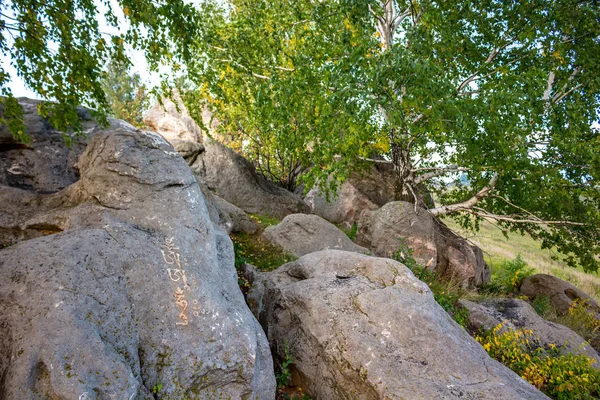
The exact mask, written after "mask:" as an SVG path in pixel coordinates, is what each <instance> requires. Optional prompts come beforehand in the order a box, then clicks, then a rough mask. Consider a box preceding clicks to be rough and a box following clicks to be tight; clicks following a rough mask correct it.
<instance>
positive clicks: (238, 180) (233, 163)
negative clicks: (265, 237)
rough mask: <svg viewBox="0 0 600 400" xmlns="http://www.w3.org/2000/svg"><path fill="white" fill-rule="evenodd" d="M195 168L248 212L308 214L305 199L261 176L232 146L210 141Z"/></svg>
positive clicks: (220, 193)
mask: <svg viewBox="0 0 600 400" xmlns="http://www.w3.org/2000/svg"><path fill="white" fill-rule="evenodd" d="M204 146H205V151H204V152H203V153H202V154H200V155H199V156H198V159H197V160H196V162H195V163H194V164H193V165H192V170H193V171H194V173H195V174H196V175H197V176H198V177H199V179H200V180H201V181H202V182H203V183H204V184H206V186H208V188H209V189H210V190H212V191H214V192H215V193H216V194H217V195H218V196H220V197H222V198H223V199H225V200H227V201H228V202H230V203H232V204H234V205H236V206H238V207H239V208H241V209H242V210H244V211H245V212H248V213H253V214H260V215H266V216H269V217H274V218H278V219H283V218H284V217H285V216H286V215H289V214H295V213H308V212H309V211H310V210H309V207H308V205H307V204H306V203H304V201H303V200H302V198H301V197H300V196H298V195H296V194H293V193H291V192H289V191H287V190H285V189H283V188H281V187H279V186H277V185H275V184H274V183H272V182H269V181H268V180H266V179H265V178H263V177H262V176H260V175H259V174H258V173H257V172H256V170H255V168H254V166H253V165H252V164H251V163H250V162H249V161H247V160H246V159H244V158H243V157H242V156H240V155H239V154H237V153H236V152H234V151H233V150H231V149H229V148H228V147H226V146H224V145H222V144H220V143H218V142H216V141H213V140H207V141H206V142H205V144H204Z"/></svg>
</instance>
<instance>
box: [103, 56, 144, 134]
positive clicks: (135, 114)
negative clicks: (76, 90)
mask: <svg viewBox="0 0 600 400" xmlns="http://www.w3.org/2000/svg"><path fill="white" fill-rule="evenodd" d="M102 89H103V90H104V93H105V96H106V101H107V102H108V104H109V105H110V109H111V111H110V113H111V115H112V116H113V117H115V118H118V119H122V120H124V121H127V122H129V123H130V124H132V125H133V126H137V127H143V126H144V121H143V116H144V113H145V112H146V111H148V107H149V106H150V96H149V94H148V89H147V88H146V85H145V84H144V83H142V78H141V77H140V75H139V74H137V73H134V74H131V73H130V72H129V69H128V68H127V66H126V65H124V64H123V63H121V62H118V61H116V60H112V61H111V62H110V63H109V65H108V68H107V70H106V72H105V73H104V78H103V80H102Z"/></svg>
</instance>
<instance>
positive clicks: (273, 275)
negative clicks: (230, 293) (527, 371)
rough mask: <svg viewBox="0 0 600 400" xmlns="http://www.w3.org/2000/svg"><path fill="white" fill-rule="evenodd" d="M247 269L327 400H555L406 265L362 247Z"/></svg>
mask: <svg viewBox="0 0 600 400" xmlns="http://www.w3.org/2000/svg"><path fill="white" fill-rule="evenodd" d="M248 268H249V269H248V270H247V272H248V273H247V275H248V277H249V278H250V279H251V280H253V288H252V289H251V291H250V293H249V295H248V301H249V304H250V306H251V308H252V309H253V311H254V312H255V315H257V317H258V319H259V321H260V322H261V324H262V325H263V327H264V329H265V331H266V333H267V336H268V338H269V341H270V343H271V346H272V349H273V350H274V351H275V352H276V353H277V357H278V358H279V359H280V360H281V359H283V357H284V348H285V347H286V346H288V347H289V352H290V354H291V357H292V359H293V360H294V364H293V370H292V376H293V378H294V379H295V383H297V384H300V385H301V387H302V388H303V389H305V391H306V392H307V393H308V395H310V396H312V397H313V398H318V399H328V400H336V399H356V400H360V399H365V400H367V399H369V400H370V399H384V398H387V399H442V398H447V399H454V398H465V399H546V398H547V397H546V396H545V395H543V394H542V393H541V392H539V391H537V390H536V389H535V388H534V387H533V386H531V385H530V384H528V383H526V382H525V381H523V380H522V379H521V378H520V377H519V376H517V375H516V374H515V373H513V372H512V371H510V370H509V369H508V368H506V367H504V366H503V365H501V364H500V363H498V362H497V361H494V360H492V359H491V358H490V357H489V356H488V355H487V353H486V352H485V350H484V349H483V348H482V347H481V346H480V345H479V344H478V343H477V342H476V341H475V340H474V339H473V338H471V337H470V336H469V334H468V333H467V332H466V331H465V330H463V329H462V328H461V327H460V326H458V324H456V323H455V322H454V321H453V320H452V319H451V318H450V317H449V316H448V314H447V313H446V312H445V311H444V310H443V309H442V308H441V307H440V306H439V305H438V304H437V303H436V301H435V300H434V298H433V295H432V293H431V291H430V290H429V288H428V287H427V285H425V284H424V283H422V282H420V281H419V280H417V279H416V278H415V277H414V276H413V274H412V273H411V272H410V270H408V268H406V267H404V266H403V265H402V264H400V263H398V262H396V261H393V260H390V259H385V258H375V257H370V256H366V255H362V254H358V253H354V252H345V251H337V250H327V251H321V252H316V253H310V254H307V255H305V256H303V257H301V258H300V259H298V260H296V261H294V262H291V263H288V264H285V265H283V266H281V267H280V268H278V269H277V270H275V271H273V272H268V273H259V272H256V271H255V270H253V269H251V268H250V267H248Z"/></svg>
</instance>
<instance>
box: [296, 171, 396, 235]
mask: <svg viewBox="0 0 600 400" xmlns="http://www.w3.org/2000/svg"><path fill="white" fill-rule="evenodd" d="M390 166H391V165H390ZM304 200H305V201H306V203H307V204H308V205H309V206H310V208H311V212H312V213H313V214H316V215H319V216H321V217H323V218H325V219H326V220H327V221H329V222H333V223H335V224H345V225H347V226H350V225H352V224H353V223H355V222H358V219H359V217H360V213H361V212H362V211H363V210H376V209H378V208H379V207H381V206H383V205H384V204H386V203H389V202H390V201H393V200H394V183H393V178H392V171H391V170H390V168H389V167H388V165H385V164H377V165H375V166H372V167H370V168H368V169H367V170H365V171H361V172H353V173H351V174H350V176H349V177H348V179H346V181H345V182H344V183H343V184H342V186H341V187H340V188H339V190H338V193H337V194H336V195H335V196H333V197H332V198H330V199H329V201H327V197H326V196H325V195H324V194H323V193H322V192H321V191H320V190H319V188H317V187H315V188H313V189H311V190H310V191H309V192H308V194H307V195H306V197H305V199H304Z"/></svg>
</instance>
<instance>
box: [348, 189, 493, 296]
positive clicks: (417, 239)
mask: <svg viewBox="0 0 600 400" xmlns="http://www.w3.org/2000/svg"><path fill="white" fill-rule="evenodd" d="M357 240H358V242H359V243H360V244H361V245H363V246H366V247H369V248H370V249H372V250H373V253H374V254H375V255H377V256H381V257H391V256H393V255H394V254H395V253H397V252H398V251H399V250H400V249H402V248H403V247H404V248H405V249H404V250H406V248H408V249H410V250H411V251H412V257H414V258H415V260H416V261H417V262H418V263H419V264H420V265H422V266H425V267H426V268H427V269H429V270H431V271H436V272H437V273H438V274H440V275H441V276H445V277H446V278H448V279H453V280H454V281H455V282H457V283H459V284H461V285H463V286H467V285H474V286H479V285H481V284H484V283H486V282H489V280H490V270H489V267H488V265H487V264H486V263H485V261H484V259H483V253H482V251H481V249H479V248H477V247H475V246H472V245H470V244H469V243H468V242H467V241H466V240H465V239H463V238H461V237H460V236H458V235H456V234H455V233H453V232H452V231H451V230H450V229H449V228H447V227H446V226H445V225H444V224H443V223H442V222H440V221H439V220H436V219H434V218H433V217H432V216H431V215H430V214H429V213H428V212H427V211H426V210H425V209H423V208H420V207H415V205H414V204H411V203H407V202H403V201H395V202H391V203H387V204H386V205H384V206H383V207H381V208H379V209H377V210H375V211H370V210H365V211H364V212H363V213H362V214H361V217H360V220H359V223H358V234H357ZM404 256H409V255H408V254H405V255H404Z"/></svg>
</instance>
